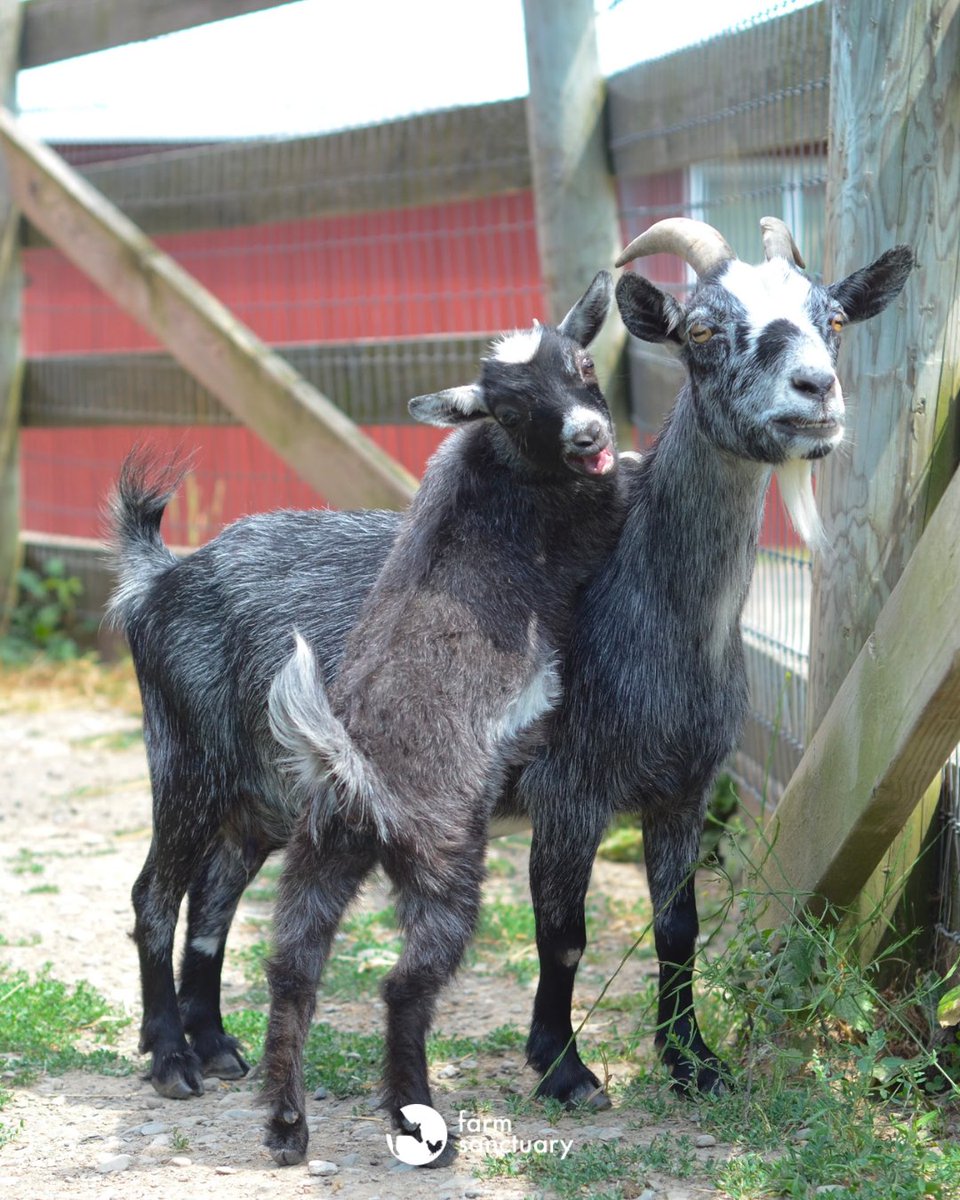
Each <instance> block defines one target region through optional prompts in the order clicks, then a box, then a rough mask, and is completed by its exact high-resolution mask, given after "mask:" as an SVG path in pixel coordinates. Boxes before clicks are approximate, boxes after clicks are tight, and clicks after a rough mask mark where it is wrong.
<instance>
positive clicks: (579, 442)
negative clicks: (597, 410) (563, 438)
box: [573, 421, 603, 450]
mask: <svg viewBox="0 0 960 1200" xmlns="http://www.w3.org/2000/svg"><path fill="white" fill-rule="evenodd" d="M602 433H603V430H602V428H601V425H600V422H599V421H591V422H590V424H589V425H584V426H583V427H582V428H581V429H578V430H577V432H576V433H575V434H574V437H573V444H574V445H575V446H576V447H577V449H578V450H586V449H588V448H589V447H590V446H595V445H596V444H597V442H599V441H600V437H601V434H602Z"/></svg>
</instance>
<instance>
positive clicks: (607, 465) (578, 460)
mask: <svg viewBox="0 0 960 1200" xmlns="http://www.w3.org/2000/svg"><path fill="white" fill-rule="evenodd" d="M567 463H568V464H569V465H570V466H571V467H572V468H573V470H574V471H579V472H580V474H581V475H609V474H610V472H611V471H612V470H613V468H614V467H615V466H616V465H617V458H616V455H615V454H614V453H613V450H612V449H611V448H610V447H609V446H604V447H603V449H602V450H597V451H596V452H595V453H594V454H568V455H567Z"/></svg>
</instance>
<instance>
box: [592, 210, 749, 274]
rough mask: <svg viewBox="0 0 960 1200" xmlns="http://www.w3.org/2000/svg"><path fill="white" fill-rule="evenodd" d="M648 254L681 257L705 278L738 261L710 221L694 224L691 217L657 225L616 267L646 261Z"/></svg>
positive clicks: (624, 253) (621, 255)
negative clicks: (722, 265) (635, 260)
mask: <svg viewBox="0 0 960 1200" xmlns="http://www.w3.org/2000/svg"><path fill="white" fill-rule="evenodd" d="M648 254H677V255H679V256H680V257H681V258H682V259H683V260H684V261H685V262H688V263H689V264H690V266H691V267H693V269H694V270H695V271H696V273H697V275H698V276H700V277H701V278H702V277H703V276H704V275H706V274H707V272H708V271H711V270H713V268H714V267H718V266H720V264H721V263H725V262H729V261H730V260H731V259H734V258H736V257H737V256H736V254H734V252H733V250H731V248H730V246H729V244H728V243H727V239H726V238H725V237H724V236H723V234H722V233H720V232H719V230H717V229H714V227H713V226H712V225H708V224H707V223H706V221H693V220H691V219H690V218H689V217H668V218H667V219H666V220H665V221H657V223H656V224H655V225H651V226H650V228H649V229H648V230H646V232H645V233H641V234H640V236H639V237H637V238H634V239H633V241H632V242H631V243H630V245H629V246H627V248H626V249H625V250H623V251H621V253H620V257H619V258H618V259H617V262H616V265H617V266H618V267H622V266H625V265H626V264H627V263H628V262H632V261H633V259H635V258H644V257H646V256H647V255H648Z"/></svg>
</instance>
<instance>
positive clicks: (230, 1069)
mask: <svg viewBox="0 0 960 1200" xmlns="http://www.w3.org/2000/svg"><path fill="white" fill-rule="evenodd" d="M192 1044H193V1052H194V1054H196V1056H197V1058H198V1059H199V1060H200V1064H201V1065H200V1069H201V1071H202V1072H203V1074H204V1076H213V1077H214V1078H216V1079H243V1077H244V1076H245V1075H246V1074H247V1072H248V1071H249V1070H250V1064H249V1063H248V1062H247V1060H246V1059H245V1058H244V1057H243V1055H242V1054H241V1053H240V1043H239V1042H238V1041H237V1039H236V1038H233V1037H230V1035H229V1034H226V1033H219V1032H216V1033H208V1034H201V1035H199V1036H198V1037H195V1038H193V1039H192Z"/></svg>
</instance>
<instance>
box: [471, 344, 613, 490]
mask: <svg viewBox="0 0 960 1200" xmlns="http://www.w3.org/2000/svg"><path fill="white" fill-rule="evenodd" d="M480 386H481V388H482V390H483V394H484V397H485V399H486V404H487V407H488V409H489V412H490V416H491V417H492V418H493V420H494V421H495V422H496V423H497V425H498V426H499V428H500V430H501V436H502V437H503V438H504V440H505V441H506V442H507V443H508V444H509V445H510V447H511V448H512V450H513V451H514V452H516V453H517V454H518V455H519V456H520V457H521V458H522V459H524V460H525V461H526V462H528V463H530V464H531V465H532V466H534V467H535V468H536V469H537V470H538V471H542V472H545V473H547V474H556V473H564V472H566V471H574V472H576V473H577V474H579V475H587V476H598V477H599V476H604V475H609V474H610V472H611V471H613V470H615V468H616V453H615V451H614V444H613V440H614V439H613V427H612V423H611V420H610V412H609V410H608V408H607V402H606V400H605V399H604V397H603V393H602V392H601V391H600V387H599V385H598V383H597V377H596V370H595V367H594V363H593V359H592V358H591V357H590V355H589V353H588V352H587V350H586V349H585V348H584V347H583V346H581V345H579V344H578V343H577V342H575V341H574V340H573V339H572V338H569V337H565V336H564V335H563V334H561V333H559V332H558V331H557V330H555V329H549V328H544V327H538V328H536V329H532V330H524V331H522V332H520V333H514V334H507V335H506V336H504V337H502V338H500V339H499V340H498V341H497V342H496V343H495V344H494V346H493V353H492V355H491V357H490V358H488V359H486V360H485V361H484V364H483V371H482V374H481V377H480Z"/></svg>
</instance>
